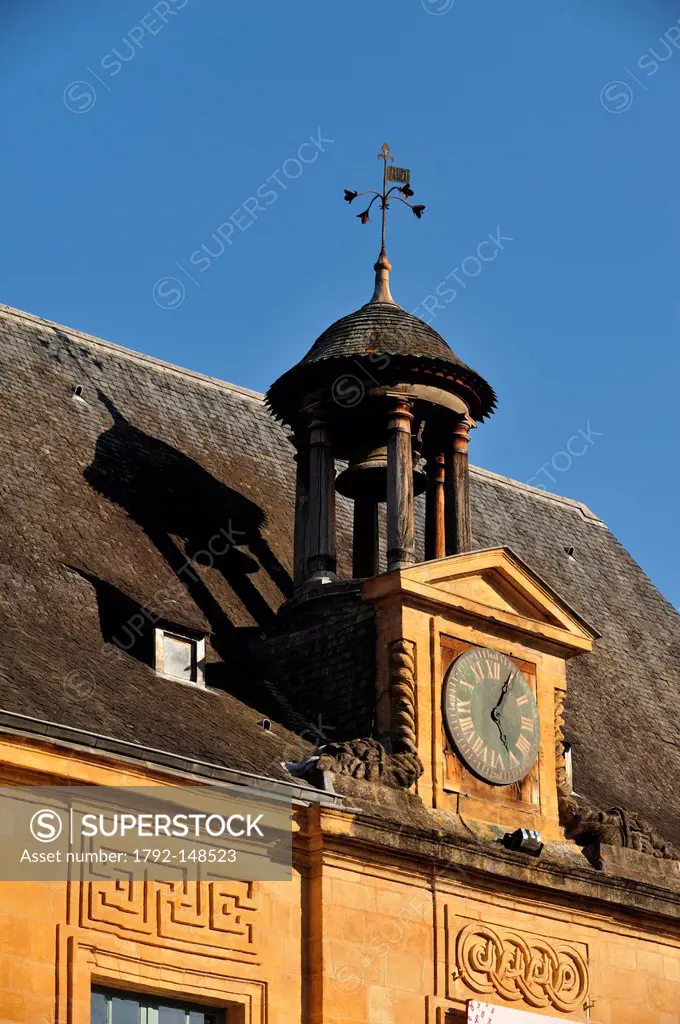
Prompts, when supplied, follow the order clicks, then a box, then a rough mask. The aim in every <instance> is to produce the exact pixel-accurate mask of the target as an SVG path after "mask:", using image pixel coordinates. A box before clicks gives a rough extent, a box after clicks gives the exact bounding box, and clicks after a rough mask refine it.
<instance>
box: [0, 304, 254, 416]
mask: <svg viewBox="0 0 680 1024" xmlns="http://www.w3.org/2000/svg"><path fill="white" fill-rule="evenodd" d="M0 315H2V316H6V317H8V318H11V319H14V320H25V321H27V322H28V323H33V324H40V325H41V326H42V327H50V328H52V329H53V330H57V331H61V332H63V333H64V334H68V335H69V337H72V338H73V339H74V340H76V339H77V340H79V341H84V342H87V343H88V344H90V345H94V346H95V347H97V346H99V347H101V348H105V349H109V350H112V351H114V352H117V353H118V354H120V355H123V356H126V357H127V358H128V359H132V360H133V362H139V363H147V364H148V363H151V364H152V365H154V366H157V367H159V368H160V369H161V370H164V371H166V372H167V371H170V372H171V373H176V374H177V375H178V376H180V377H188V378H190V379H191V380H198V381H201V382H202V383H204V384H211V385H212V386H213V387H215V388H217V389H218V390H220V391H232V392H233V391H235V392H237V393H238V394H240V395H244V396H245V397H246V398H253V399H255V400H257V401H258V402H263V401H264V395H263V394H262V392H260V391H253V390H252V388H246V387H243V386H242V385H240V384H232V383H231V382H230V381H227V380H222V379H221V378H220V377H211V376H210V375H209V374H207V373H199V372H198V370H189V369H187V368H186V367H184V366H178V365H177V364H176V363H170V362H168V361H167V360H166V359H158V358H157V357H156V356H150V355H147V354H146V353H145V352H137V351H136V350H135V349H132V348H127V347H126V346H125V345H118V344H116V342H114V341H106V339H105V338H99V337H97V335H95V334H86V333H85V332H84V331H79V330H76V328H75V327H68V326H66V325H65V324H59V323H57V322H56V321H55V320H46V319H45V317H41V316H36V315H35V314H33V313H26V312H25V311H24V310H23V309H16V308H15V307H14V306H7V305H5V304H4V303H2V302H0Z"/></svg>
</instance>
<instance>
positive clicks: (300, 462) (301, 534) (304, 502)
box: [291, 435, 309, 587]
mask: <svg viewBox="0 0 680 1024" xmlns="http://www.w3.org/2000/svg"><path fill="white" fill-rule="evenodd" d="M291 441H292V442H293V444H294V445H295V448H296V453H295V467H296V469H295V530H294V535H293V583H294V584H295V586H296V587H297V586H299V585H300V584H301V583H304V580H305V575H306V573H305V568H306V560H307V521H308V517H309V444H308V440H307V438H306V437H303V436H298V435H295V436H294V437H292V438H291Z"/></svg>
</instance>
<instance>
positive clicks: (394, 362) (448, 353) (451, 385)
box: [266, 264, 496, 426]
mask: <svg viewBox="0 0 680 1024" xmlns="http://www.w3.org/2000/svg"><path fill="white" fill-rule="evenodd" d="M376 272H377V277H379V275H380V270H379V266H378V264H376ZM384 276H385V278H386V275H384ZM383 296H384V297H383ZM386 365H387V366H388V367H389V375H390V377H391V378H392V379H393V380H394V381H397V380H399V381H400V382H403V383H409V382H410V381H416V380H417V381H420V382H421V383H428V384H434V385H436V386H437V387H440V388H444V389H445V390H448V391H452V392H455V393H457V394H459V395H461V397H463V398H464V399H465V401H466V402H467V404H468V406H469V408H470V414H471V415H472V417H473V418H474V419H475V420H482V419H484V418H485V417H486V416H488V415H489V414H490V413H491V412H493V409H494V408H495V405H496V395H495V393H494V391H493V388H492V387H491V386H490V385H489V384H487V382H486V381H485V380H484V378H483V377H481V376H480V375H479V374H478V373H476V372H475V371H474V370H473V369H471V367H469V366H468V365H467V364H466V363H464V362H463V361H462V359H460V358H459V357H458V356H457V355H456V354H455V352H453V350H452V349H451V348H450V347H449V345H447V343H446V342H445V341H444V339H443V338H442V336H441V335H440V334H438V333H437V331H435V330H433V329H432V327H430V326H429V325H428V324H426V323H424V321H422V320H420V319H418V317H416V316H413V314H411V313H407V312H406V310H405V309H402V308H401V306H398V305H397V304H396V303H395V302H394V300H393V299H392V297H391V295H390V293H389V286H388V284H387V282H386V280H385V282H384V283H382V284H381V283H380V282H379V281H378V279H377V280H376V294H375V295H374V297H373V299H371V301H370V302H367V303H366V304H365V305H364V306H361V308H360V309H357V310H355V312H353V313H349V314H348V315H347V316H344V317H341V319H340V320H336V321H335V323H333V324H331V326H330V327H327V328H326V330H325V331H324V332H323V334H321V335H320V336H319V337H318V338H317V340H316V341H315V342H314V344H313V345H312V347H311V348H310V350H309V352H308V353H307V354H306V355H305V356H303V358H302V359H301V360H300V362H299V363H297V364H296V365H295V366H293V367H292V368H291V369H290V370H287V371H286V373H284V374H283V375H282V376H281V377H279V379H278V380H277V381H275V382H274V384H272V386H271V387H270V389H269V391H268V392H267V396H266V400H267V404H268V406H269V408H270V409H271V411H272V412H273V413H274V415H275V416H276V417H278V418H279V419H281V420H283V421H284V422H285V423H288V424H290V425H292V426H294V425H295V422H296V419H297V415H298V414H299V411H300V403H301V402H302V400H303V399H304V398H305V396H307V395H309V394H310V393H311V392H313V391H316V390H320V389H323V388H326V387H331V388H332V386H333V382H334V381H335V380H337V379H339V378H341V377H342V375H343V374H347V375H354V376H359V377H360V375H361V367H362V366H363V367H364V368H365V376H366V379H367V380H370V379H371V377H372V378H374V379H375V378H376V377H378V376H380V377H381V378H382V377H384V376H385V374H384V373H382V372H381V373H380V374H379V373H378V370H377V368H380V369H381V370H384V369H385V366H386Z"/></svg>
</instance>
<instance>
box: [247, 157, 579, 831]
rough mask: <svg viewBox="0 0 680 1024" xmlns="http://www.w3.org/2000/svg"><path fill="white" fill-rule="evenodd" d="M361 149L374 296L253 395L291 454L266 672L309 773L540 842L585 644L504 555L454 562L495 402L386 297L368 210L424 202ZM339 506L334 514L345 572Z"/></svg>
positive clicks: (554, 807) (385, 270)
mask: <svg viewBox="0 0 680 1024" xmlns="http://www.w3.org/2000/svg"><path fill="white" fill-rule="evenodd" d="M379 155H380V156H381V157H382V158H383V160H384V168H385V172H384V178H383V190H382V192H373V193H369V194H372V195H373V199H372V200H371V201H370V203H369V206H368V209H367V210H366V211H364V212H363V213H362V214H360V219H361V220H362V221H365V220H367V219H368V213H369V211H370V209H371V206H372V204H373V203H375V202H378V203H379V204H380V207H381V209H382V213H383V244H382V248H381V251H380V254H379V257H378V260H377V262H376V264H375V268H374V269H375V289H374V293H373V296H372V298H371V299H370V301H369V302H367V303H366V304H365V305H364V306H362V307H361V308H360V309H358V310H357V311H356V312H354V313H351V314H350V315H349V316H345V317H343V318H342V319H341V320H338V321H337V322H336V323H334V324H333V325H332V326H331V327H329V328H328V329H327V330H326V331H324V332H323V334H322V335H321V336H320V337H319V338H318V340H317V341H316V342H315V343H314V345H313V346H312V347H311V349H310V350H309V352H308V353H307V355H305V356H304V357H303V358H302V359H301V360H300V362H299V363H297V365H296V366H294V367H293V368H292V369H290V370H288V371H287V372H286V373H284V374H283V376H282V377H280V378H279V380H277V381H276V382H275V383H274V384H273V385H272V387H271V388H270V389H269V392H268V394H267V402H268V404H269V407H270V409H271V411H272V412H273V413H274V414H275V415H276V416H277V417H278V418H280V419H281V420H282V421H283V422H284V423H286V424H287V425H288V426H289V427H290V428H291V429H292V432H293V434H292V436H293V440H294V443H295V446H296V449H297V482H296V504H295V508H296V517H295V578H296V585H297V590H296V594H295V596H294V597H293V598H292V600H290V601H289V602H288V603H287V605H286V606H285V607H284V608H283V609H282V611H281V612H280V613H279V621H280V638H288V637H290V636H291V634H295V635H296V636H297V637H300V636H306V638H307V641H306V642H305V643H302V642H301V643H300V644H299V650H298V651H297V652H296V672H295V676H294V677H292V676H291V674H290V673H289V672H288V669H287V665H286V663H285V661H281V660H280V661H278V662H277V660H276V659H277V652H278V651H280V650H283V649H284V646H283V644H282V643H281V641H280V638H275V639H274V641H273V642H272V643H270V645H269V648H268V651H269V654H270V655H271V656H272V659H271V660H270V662H269V664H268V665H267V673H268V675H269V676H270V678H271V677H272V676H274V677H277V678H278V684H279V685H280V686H281V687H283V688H285V687H286V686H287V687H288V689H289V691H290V692H289V697H290V699H291V700H294V701H295V703H296V704H297V705H299V704H300V702H301V700H302V701H303V702H304V703H306V708H307V711H308V713H309V715H310V717H311V718H314V717H317V716H320V717H321V718H322V719H323V721H325V722H327V723H329V724H330V725H331V728H332V730H333V733H332V737H333V741H334V742H332V743H330V744H327V745H326V746H325V747H324V748H323V749H322V750H321V751H320V753H319V755H318V757H315V758H314V759H312V766H311V767H312V769H313V770H314V771H316V772H318V771H322V772H323V771H326V772H330V773H331V777H332V776H334V775H335V776H344V777H347V776H352V777H354V778H356V779H364V780H366V779H368V780H370V781H376V780H380V781H381V782H383V783H388V784H390V785H392V786H397V787H401V788H405V789H412V790H414V791H415V792H416V793H417V794H418V795H419V796H420V797H421V798H422V800H423V802H424V803H425V805H426V806H429V807H431V808H432V809H434V810H436V811H440V812H445V813H448V814H452V815H456V816H458V817H459V818H461V819H463V820H464V821H465V822H468V820H469V827H470V828H472V829H473V831H480V832H481V833H484V834H485V835H487V836H488V837H490V838H494V836H495V835H496V834H499V835H503V834H505V833H506V832H507V831H508V830H509V829H513V828H515V829H516V828H518V827H524V828H528V829H535V830H537V831H540V832H541V835H542V836H543V837H544V838H549V839H550V838H558V837H559V836H560V834H561V833H560V830H559V815H558V787H557V777H558V770H560V769H561V767H562V743H561V736H560V715H561V709H562V706H563V702H564V694H565V688H566V672H565V663H566V660H567V659H568V658H570V657H571V656H572V655H574V654H577V653H578V652H580V651H588V650H590V649H591V647H592V642H593V640H594V639H595V636H596V633H595V631H594V630H593V629H592V628H590V627H589V626H588V625H587V624H586V623H585V622H583V621H582V620H581V619H580V618H579V616H578V615H577V614H576V613H575V612H573V611H572V610H571V609H570V608H569V607H568V606H567V605H566V604H565V603H564V602H563V601H562V600H561V599H560V598H559V597H558V596H557V595H556V594H555V593H553V592H552V591H551V590H550V588H549V587H548V586H547V585H546V584H545V583H543V582H542V581H541V580H540V579H539V578H538V577H537V576H536V574H535V573H533V572H532V570H531V567H530V566H527V565H525V564H524V563H523V562H522V561H521V560H520V559H519V558H517V556H516V555H514V554H513V552H512V551H510V550H508V549H506V548H496V549H493V550H484V551H474V550H472V548H473V543H472V536H473V525H472V524H471V520H470V504H469V477H468V461H467V459H468V456H467V449H468V442H469V437H470V429H471V428H472V427H474V426H476V425H477V424H478V423H479V422H481V421H483V420H484V419H485V418H487V417H488V416H489V415H490V414H491V413H492V411H493V409H494V406H495V402H496V399H495V395H494V392H493V390H492V388H491V387H490V386H489V384H488V383H487V382H486V381H485V380H484V379H483V378H482V377H481V376H480V375H479V374H478V373H476V372H475V371H474V370H472V369H471V368H470V367H469V366H467V365H466V364H465V363H463V362H462V360H461V359H459V357H458V356H457V355H455V353H454V352H453V351H452V350H451V349H450V348H449V346H448V345H447V343H446V342H445V341H444V339H443V338H442V337H441V336H440V335H439V334H437V333H436V331H434V330H433V329H432V328H431V327H429V326H428V325H426V324H424V323H423V322H422V321H420V320H418V319H417V318H416V317H414V316H412V315H411V314H410V313H407V312H406V311H405V310H404V309H402V308H401V307H400V306H399V305H398V304H397V303H396V302H395V301H394V299H393V297H392V294H391V291H390V282H389V275H390V270H391V265H390V263H389V260H388V259H387V255H386V252H385V241H384V234H385V213H386V210H387V209H388V207H389V205H390V202H394V201H396V200H399V201H400V202H405V203H406V205H407V206H410V207H411V209H413V210H414V212H415V213H416V216H417V217H418V218H420V216H421V215H422V211H423V210H424V207H423V206H415V207H414V206H412V205H411V204H410V203H409V202H408V197H410V196H412V195H413V191H412V189H411V188H410V174H409V172H408V171H407V170H406V169H404V168H394V167H391V166H390V164H389V160H390V155H389V150H388V149H387V147H383V151H382V153H381V154H379ZM390 181H397V182H398V183H399V182H401V184H395V185H392V187H391V188H388V185H389V182H390ZM356 197H357V193H354V192H350V191H347V192H346V194H345V198H347V199H348V201H350V202H352V201H353V200H354V199H355V198H356ZM423 493H424V508H422V511H421V514H418V512H417V511H416V503H415V502H414V499H415V498H416V497H417V496H418V495H420V494H423ZM338 500H339V501H342V502H343V505H342V506H341V507H342V514H343V515H347V514H348V512H350V510H351V515H352V519H353V545H352V565H351V576H350V579H349V580H347V579H340V577H339V575H338V564H337V558H336V543H335V522H336V501H338ZM381 509H382V511H381ZM422 513H424V514H422ZM381 523H384V527H381ZM383 529H384V533H383ZM383 536H384V548H383V547H382V543H383V542H382V537H383ZM419 538H420V539H419ZM381 569H386V570H387V571H382V572H381ZM314 630H316V631H317V634H318V636H319V639H320V640H321V643H322V645H323V644H325V645H326V649H327V650H328V652H329V655H328V658H327V659H323V657H321V658H320V657H319V656H318V647H317V646H315V643H314V642H313V641H312V639H311V637H312V633H313V631H314ZM310 651H311V652H313V653H311V654H310ZM305 770H307V771H309V770H310V765H307V766H306V768H305ZM494 830H495V832H494Z"/></svg>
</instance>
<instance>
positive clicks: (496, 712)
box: [491, 669, 515, 724]
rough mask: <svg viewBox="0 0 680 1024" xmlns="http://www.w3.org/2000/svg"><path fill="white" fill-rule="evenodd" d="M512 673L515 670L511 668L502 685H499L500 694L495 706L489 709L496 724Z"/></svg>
mask: <svg viewBox="0 0 680 1024" xmlns="http://www.w3.org/2000/svg"><path fill="white" fill-rule="evenodd" d="M514 674H515V670H514V669H513V670H512V672H511V673H510V675H509V676H508V678H507V679H506V680H505V682H504V683H503V686H502V687H501V695H500V697H499V698H498V702H497V704H496V706H495V707H494V708H493V709H492V711H491V717H492V718H493V720H494V722H496V724H498V719H499V717H500V710H501V705H502V703H503V701H504V700H505V698H506V696H507V693H508V687H509V686H510V680H511V679H512V677H513V675H514Z"/></svg>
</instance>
